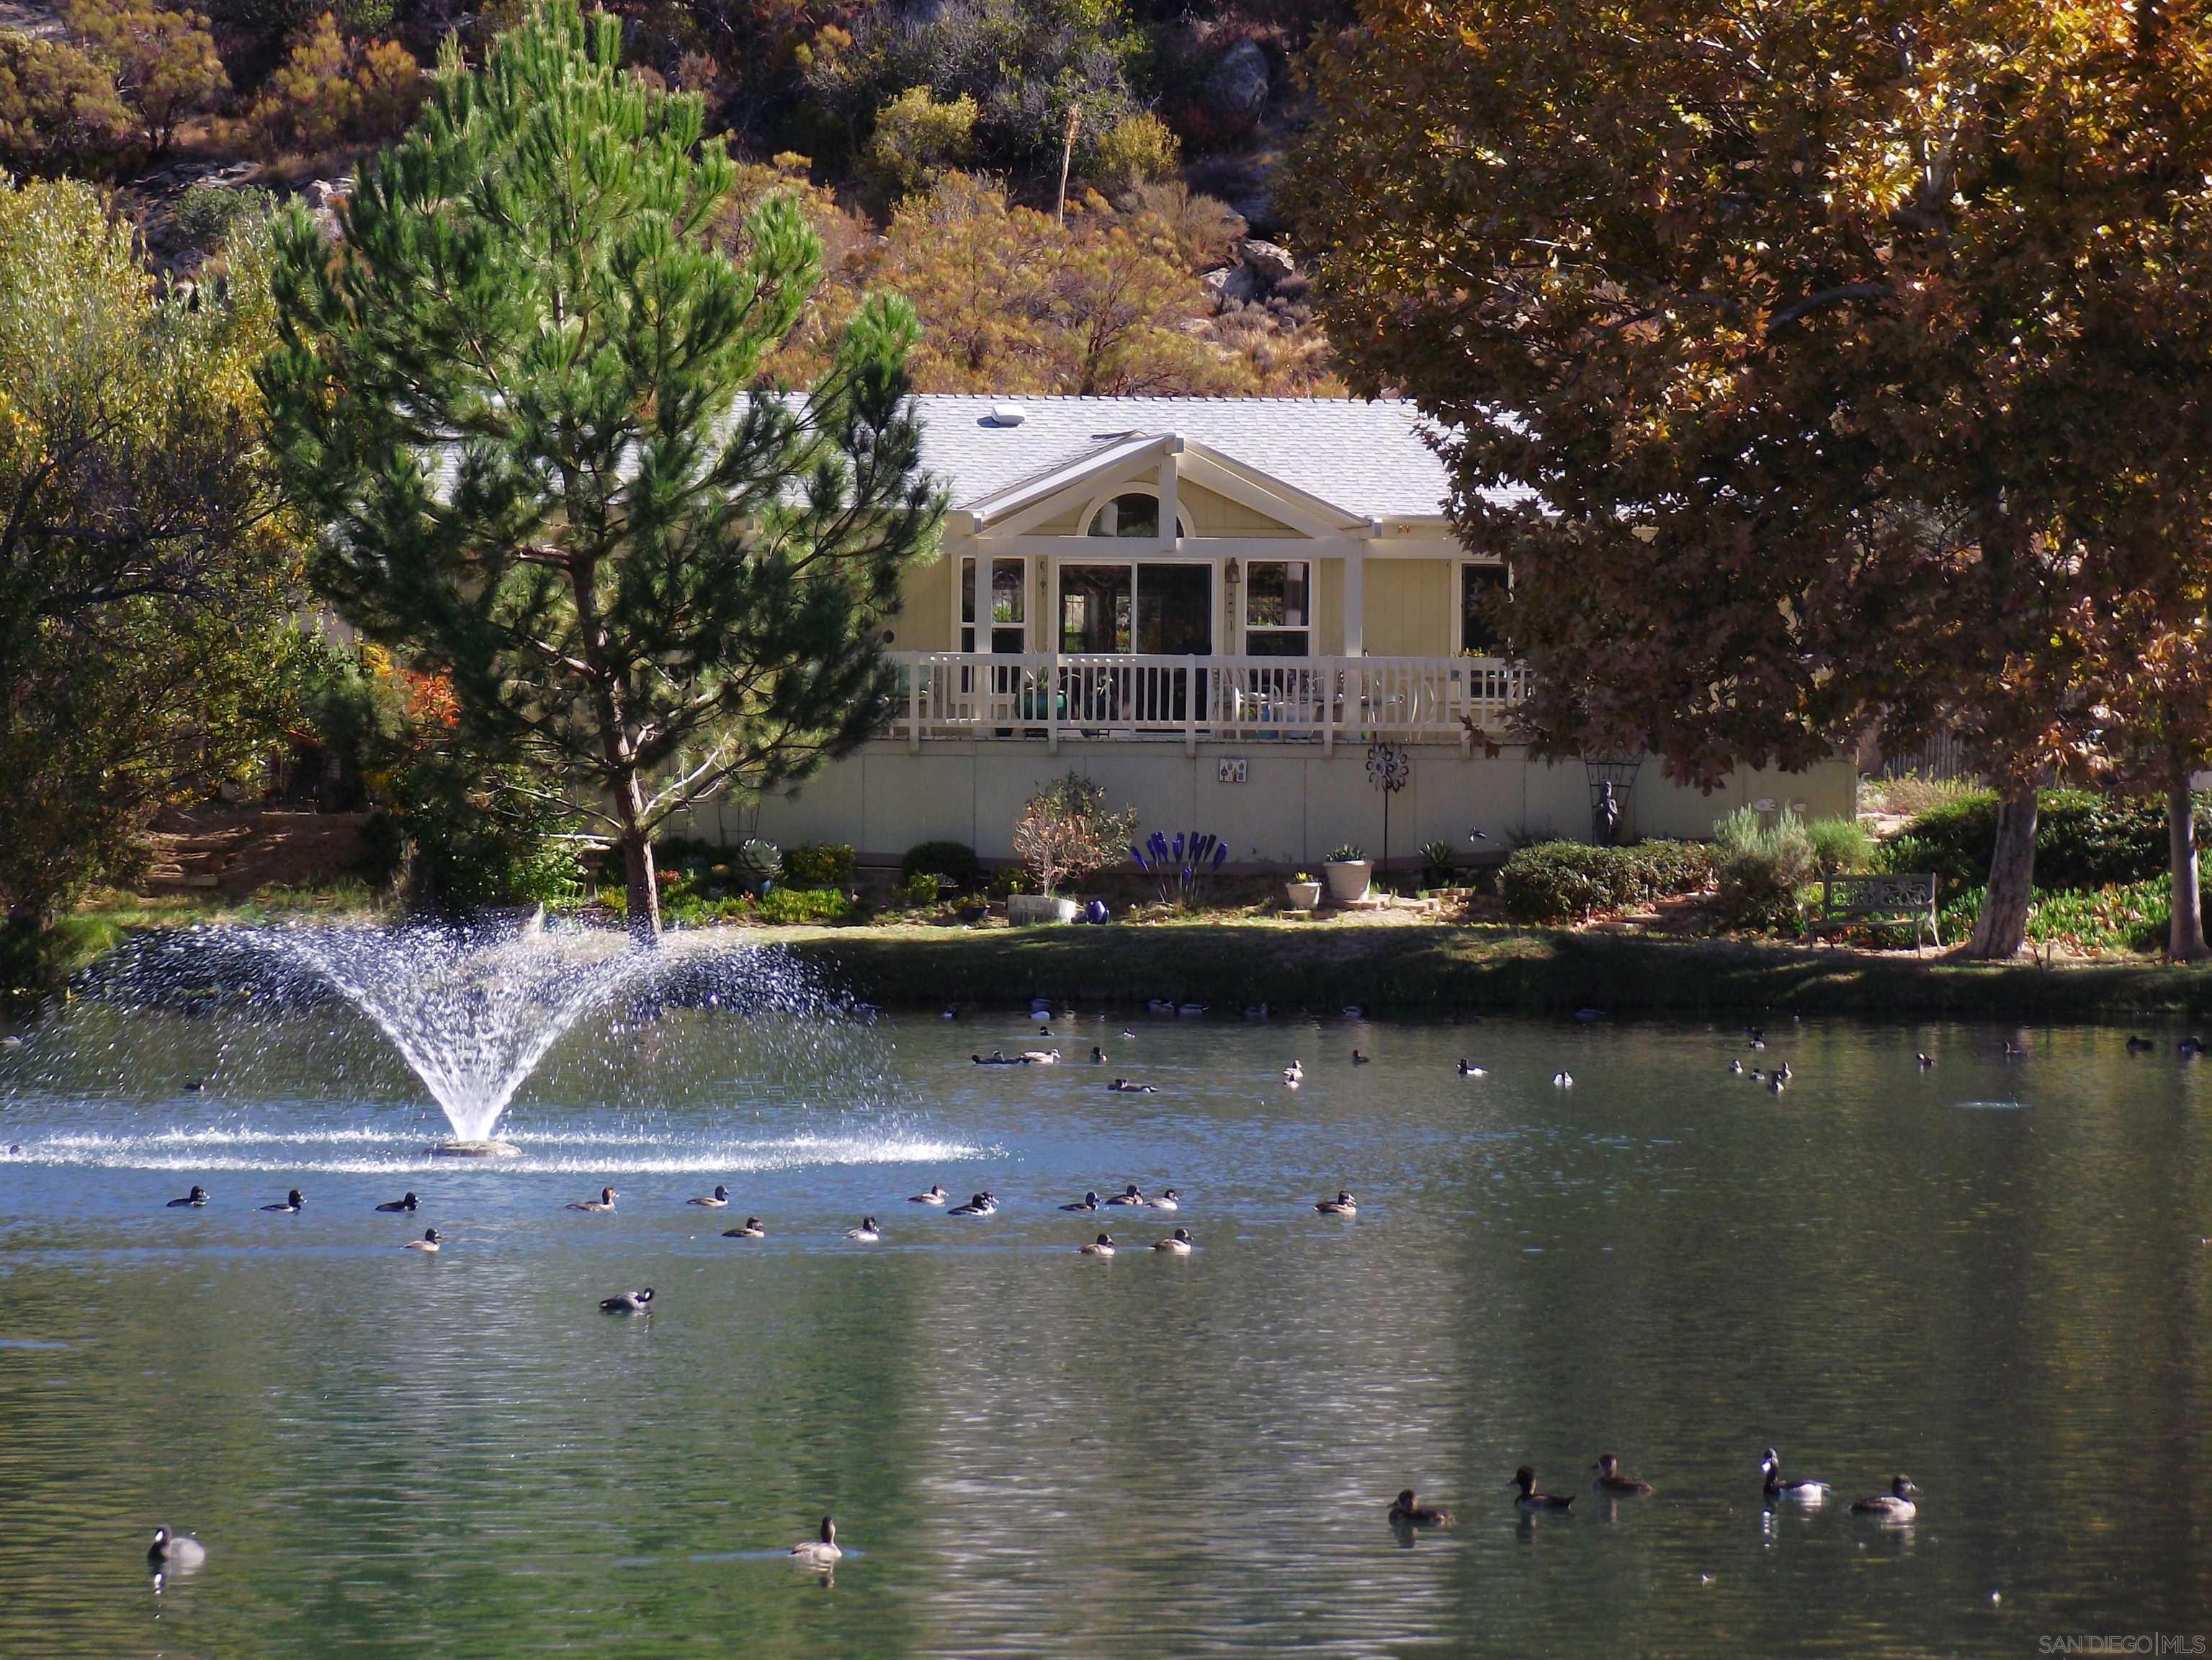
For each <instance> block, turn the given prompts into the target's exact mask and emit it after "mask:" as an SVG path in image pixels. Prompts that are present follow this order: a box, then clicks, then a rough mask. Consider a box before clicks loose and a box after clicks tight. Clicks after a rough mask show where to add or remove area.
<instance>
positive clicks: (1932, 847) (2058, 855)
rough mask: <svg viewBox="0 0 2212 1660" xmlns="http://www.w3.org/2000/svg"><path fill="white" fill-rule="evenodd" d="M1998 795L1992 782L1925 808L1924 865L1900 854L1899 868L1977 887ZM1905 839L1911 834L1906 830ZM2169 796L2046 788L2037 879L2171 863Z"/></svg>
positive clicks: (2148, 870)
mask: <svg viewBox="0 0 2212 1660" xmlns="http://www.w3.org/2000/svg"><path fill="white" fill-rule="evenodd" d="M1996 808H1997V803H1996V795H1995V794H1992V793H1991V792H1990V791H1988V790H1978V791H1975V792H1973V793H1972V794H1966V795H1961V796H1960V797H1958V798H1957V799H1956V800H1952V801H1948V802H1946V803H1944V804H1943V805H1942V806H1937V807H1935V808H1932V809H1930V810H1929V812H1923V813H1922V814H1921V815H1920V816H1919V817H1918V818H1915V819H1913V820H1912V821H1911V823H1910V824H1907V825H1906V826H1905V837H1910V838H1911V842H1912V845H1913V851H1914V852H1915V853H1916V854H1917V856H1918V858H1919V859H1920V860H1921V862H1920V863H1918V864H1917V865H1915V866H1903V865H1899V863H1897V862H1896V856H1895V855H1894V854H1892V855H1890V856H1888V857H1887V858H1886V859H1885V860H1884V862H1885V863H1886V864H1887V866H1888V867H1889V868H1890V869H1892V870H1903V869H1906V868H1913V869H1918V870H1929V871H1933V872H1935V873H1936V875H1937V876H1939V877H1941V878H1942V879H1943V881H1944V883H1945V885H1947V886H1957V887H1973V886H1976V885H1979V884H1981V883H1983V882H1984V881H1986V880H1987V879H1988V878H1989V869H1990V854H1992V853H1993V852H1994V851H1995V850H1996V836H1997V830H1996V824H1997V813H1996ZM2197 834H2198V836H2212V803H2208V800H2207V798H2205V797H2203V796H2201V795H2200V796H2199V797H2197ZM1905 837H1899V840H1900V841H1902V840H1904V839H1905ZM2166 858H2167V853H2166V804H2165V802H2163V801H2161V800H2124V799H2122V798H2119V797H2116V796H2109V795H2099V794H2093V793H2092V792H2090V791H2087V790H2045V792H2044V793H2043V794H2042V797H2041V800H2040V801H2039V804H2038V812H2037V818H2036V826H2035V885H2036V886H2037V887H2038V888H2039V889H2048V890H2051V891H2061V890H2065V889H2082V890H2087V889H2094V888H2102V887H2107V886H2115V885H2125V884H2127V883H2130V882H2140V881H2144V880H2146V879H2148V878H2150V877H2153V876H2155V875H2157V874H2158V873H2160V871H2162V870H2164V869H2165V868H2166Z"/></svg>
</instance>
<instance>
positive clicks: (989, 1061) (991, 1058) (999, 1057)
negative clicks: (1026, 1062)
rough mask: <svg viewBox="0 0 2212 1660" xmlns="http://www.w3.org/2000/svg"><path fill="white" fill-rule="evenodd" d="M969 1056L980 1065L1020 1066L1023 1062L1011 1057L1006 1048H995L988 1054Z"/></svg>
mask: <svg viewBox="0 0 2212 1660" xmlns="http://www.w3.org/2000/svg"><path fill="white" fill-rule="evenodd" d="M968 1058H969V1060H971V1061H974V1062H975V1064H976V1065H977V1066H979V1067H1018V1066H1020V1065H1021V1064H1022V1063H1021V1062H1020V1061H1017V1060H1014V1059H1012V1057H1010V1056H1009V1055H1007V1054H1006V1051H1005V1050H1004V1049H993V1050H992V1051H991V1052H990V1053H989V1054H988V1055H969V1057H968Z"/></svg>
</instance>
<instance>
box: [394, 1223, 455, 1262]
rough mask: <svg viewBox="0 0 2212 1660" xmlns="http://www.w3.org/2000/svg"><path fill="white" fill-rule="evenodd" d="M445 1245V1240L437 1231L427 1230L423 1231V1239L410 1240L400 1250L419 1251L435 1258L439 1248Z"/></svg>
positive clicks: (433, 1229)
mask: <svg viewBox="0 0 2212 1660" xmlns="http://www.w3.org/2000/svg"><path fill="white" fill-rule="evenodd" d="M444 1243H446V1242H445V1240H444V1239H443V1238H442V1237H441V1236H440V1234H439V1232H438V1231H437V1229H435V1228H425V1229H423V1230H422V1237H421V1238H420V1239H410V1240H409V1241H408V1242H407V1243H405V1244H404V1245H402V1246H401V1247H400V1248H399V1249H400V1250H419V1251H421V1252H422V1254H423V1255H424V1256H436V1255H437V1254H438V1247H439V1246H441V1245H442V1244H444Z"/></svg>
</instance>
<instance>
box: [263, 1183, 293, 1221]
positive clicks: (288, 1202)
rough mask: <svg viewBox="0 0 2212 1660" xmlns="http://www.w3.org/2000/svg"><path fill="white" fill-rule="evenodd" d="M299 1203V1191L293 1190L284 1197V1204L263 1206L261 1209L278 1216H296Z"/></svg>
mask: <svg viewBox="0 0 2212 1660" xmlns="http://www.w3.org/2000/svg"><path fill="white" fill-rule="evenodd" d="M300 1202H301V1200H300V1190H299V1189H297V1188H295V1189H292V1191H291V1192H289V1193H288V1194H286V1195H284V1202H283V1204H281V1205H264V1206H263V1207H261V1208H262V1209H264V1210H270V1211H275V1212H276V1213H277V1214H278V1215H280V1216H296V1215H298V1214H299V1211H300Z"/></svg>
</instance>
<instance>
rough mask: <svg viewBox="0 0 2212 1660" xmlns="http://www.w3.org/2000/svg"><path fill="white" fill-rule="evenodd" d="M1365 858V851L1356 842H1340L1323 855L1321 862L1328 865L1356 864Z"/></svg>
mask: <svg viewBox="0 0 2212 1660" xmlns="http://www.w3.org/2000/svg"><path fill="white" fill-rule="evenodd" d="M1365 857H1367V852H1366V849H1365V848H1362V847H1361V846H1360V845H1359V843H1358V842H1339V843H1338V844H1337V845H1336V846H1335V847H1334V848H1331V849H1330V850H1329V851H1328V854H1325V855H1323V860H1322V862H1323V863H1325V864H1330V865H1352V864H1357V863H1358V862H1359V860H1362V859H1364V858H1365Z"/></svg>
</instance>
